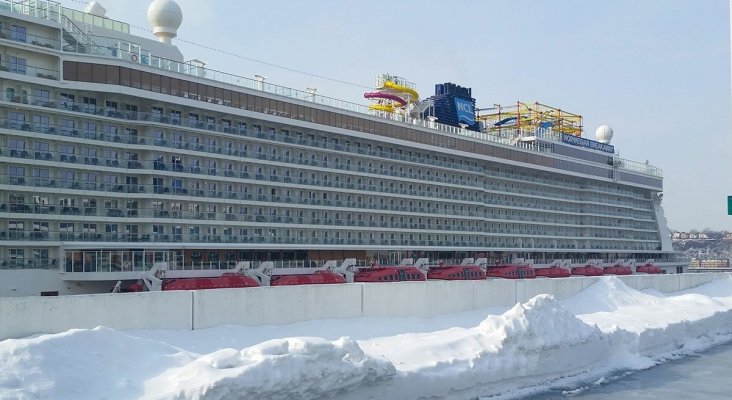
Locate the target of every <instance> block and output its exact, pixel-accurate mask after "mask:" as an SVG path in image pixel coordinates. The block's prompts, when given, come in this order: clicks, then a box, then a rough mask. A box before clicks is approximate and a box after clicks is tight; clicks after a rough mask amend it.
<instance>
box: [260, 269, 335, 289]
mask: <svg viewBox="0 0 732 400" xmlns="http://www.w3.org/2000/svg"><path fill="white" fill-rule="evenodd" d="M334 283H346V278H344V277H343V276H342V275H340V274H337V273H335V272H332V271H326V270H323V271H317V272H315V273H313V274H304V275H275V276H273V277H272V280H271V281H270V283H269V284H270V286H291V285H327V284H334Z"/></svg>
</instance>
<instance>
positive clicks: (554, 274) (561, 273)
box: [534, 265, 572, 278]
mask: <svg viewBox="0 0 732 400" xmlns="http://www.w3.org/2000/svg"><path fill="white" fill-rule="evenodd" d="M534 273H535V274H536V276H537V277H544V278H567V277H569V276H572V272H571V271H570V270H568V269H567V268H562V267H559V266H556V265H552V266H550V267H542V268H534Z"/></svg>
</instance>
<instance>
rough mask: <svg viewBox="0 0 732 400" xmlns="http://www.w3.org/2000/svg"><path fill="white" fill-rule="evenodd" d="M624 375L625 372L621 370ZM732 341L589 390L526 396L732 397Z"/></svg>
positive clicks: (624, 399)
mask: <svg viewBox="0 0 732 400" xmlns="http://www.w3.org/2000/svg"><path fill="white" fill-rule="evenodd" d="M621 375H622V374H621ZM730 375H732V343H727V344H724V345H721V346H718V347H715V348H713V349H711V350H709V351H707V352H705V353H702V354H698V355H694V356H689V357H685V358H682V359H679V360H675V361H670V362H668V363H665V364H662V365H659V366H656V367H653V368H651V369H647V370H644V371H639V372H634V373H629V374H627V375H626V376H624V377H622V378H620V379H617V380H614V381H613V380H610V382H608V383H604V384H592V383H589V384H587V385H586V386H587V388H586V390H580V391H578V393H571V391H572V389H576V388H564V389H555V390H553V391H551V392H548V393H542V394H539V395H535V396H531V397H528V398H525V399H524V400H558V399H562V400H568V399H572V400H574V399H581V400H697V399H703V400H717V399H719V400H721V399H732V379H729V376H730Z"/></svg>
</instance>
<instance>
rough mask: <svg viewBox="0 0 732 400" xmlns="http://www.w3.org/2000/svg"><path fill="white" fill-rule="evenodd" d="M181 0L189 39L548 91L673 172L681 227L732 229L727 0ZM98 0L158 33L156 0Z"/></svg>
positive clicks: (674, 209)
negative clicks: (150, 10) (151, 19)
mask: <svg viewBox="0 0 732 400" xmlns="http://www.w3.org/2000/svg"><path fill="white" fill-rule="evenodd" d="M177 2H178V4H179V5H180V6H181V8H182V10H183V25H182V26H181V28H180V30H179V31H178V36H179V38H181V39H185V40H187V41H191V42H196V43H201V44H205V45H208V46H210V47H214V48H218V49H223V50H228V51H230V52H233V53H236V54H240V55H243V56H246V57H251V58H255V59H259V60H264V61H268V62H271V63H274V64H278V65H283V66H287V67H291V68H295V69H299V70H304V71H308V72H312V73H315V74H319V75H325V76H329V77H333V78H336V79H340V80H343V81H347V82H352V83H357V84H361V85H366V86H370V85H372V84H373V81H374V77H375V76H376V75H377V74H379V73H383V72H389V73H392V74H397V75H400V76H403V77H405V78H406V79H408V80H411V81H413V82H415V83H416V85H417V89H418V90H419V91H420V94H421V95H422V96H423V97H427V96H429V95H431V94H432V92H433V90H434V84H435V83H441V82H454V83H457V84H460V85H462V86H467V87H472V88H473V96H474V97H475V98H476V99H477V103H478V106H479V107H489V106H492V105H493V104H494V103H499V104H511V103H514V102H516V101H524V102H534V101H539V102H541V103H544V104H548V105H552V106H556V107H559V108H561V109H563V110H567V111H570V112H574V113H578V114H581V115H582V116H583V117H584V122H585V134H584V136H585V137H588V138H594V131H595V129H596V127H597V126H599V125H601V124H605V123H607V124H609V125H611V126H612V127H613V129H614V130H615V137H614V139H613V144H614V145H615V147H616V150H617V151H619V152H620V156H621V157H623V158H628V159H631V160H636V161H641V162H643V161H645V160H648V161H649V162H650V163H651V164H653V165H655V166H657V167H660V168H661V169H663V171H664V187H665V190H664V200H663V204H664V208H665V210H666V217H667V219H668V223H669V228H671V229H678V230H691V229H704V228H707V227H708V228H711V229H717V230H721V229H726V230H730V231H732V216H727V208H726V204H727V202H726V199H727V195H732V159H731V158H730V149H732V146H731V145H732V104H731V103H730V87H731V85H730V28H729V17H730V11H729V2H728V1H727V0H705V1H689V0H643V1H639V0H612V1H587V0H555V1H537V0H502V1H493V0H490V1H488V0H483V1H478V0H476V1H467V0H466V1H460V0H456V1H451V2H445V1H425V0H422V1H411V0H403V1H382V0H371V1H363V0H362V1H354V0H339V1H332V0H309V1H294V0H292V1H277V0H271V1H257V2H255V1H223V0H209V1H200V0H177ZM99 3H100V4H102V5H103V6H104V7H105V8H107V10H108V12H107V16H108V17H110V18H113V19H118V20H122V21H125V22H129V23H130V24H132V25H135V26H138V27H142V28H145V29H149V26H148V23H147V18H146V11H147V5H148V4H149V2H148V1H143V0H134V1H130V0H99ZM62 4H63V5H65V6H68V7H72V8H77V9H82V8H83V2H81V1H78V0H63V1H62ZM131 5H132V6H131ZM133 33H135V34H139V35H144V36H151V33H149V32H147V31H142V30H139V29H133ZM174 43H176V42H175V40H174ZM178 44H179V47H180V48H181V50H182V51H183V54H184V55H185V57H186V59H193V58H198V59H201V60H204V61H206V62H207V63H208V66H209V67H210V68H213V69H217V70H222V71H225V72H229V73H234V74H238V75H242V76H248V77H251V76H253V75H254V74H261V75H265V76H267V77H268V81H269V82H272V83H276V84H281V85H284V86H289V87H293V88H297V89H305V88H306V87H317V88H319V92H318V94H322V95H325V96H329V97H336V98H341V99H344V100H349V101H353V102H358V103H362V104H367V102H366V101H365V100H364V99H363V97H362V93H363V92H364V89H363V88H359V87H356V86H349V85H343V84H336V83H333V82H329V81H326V80H321V79H317V78H314V77H310V76H306V75H301V74H296V73H292V72H288V71H285V70H282V69H278V68H273V67H269V66H265V65H262V64H258V63H255V62H251V61H245V60H243V59H237V58H235V57H231V56H225V55H222V54H219V53H216V52H212V51H209V50H205V49H203V48H200V47H196V46H192V45H189V44H184V43H180V42H178Z"/></svg>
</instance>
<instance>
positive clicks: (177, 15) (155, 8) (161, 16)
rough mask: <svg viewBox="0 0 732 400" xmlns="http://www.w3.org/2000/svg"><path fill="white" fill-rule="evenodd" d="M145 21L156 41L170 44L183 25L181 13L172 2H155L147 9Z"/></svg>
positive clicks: (159, 0) (166, 0)
mask: <svg viewBox="0 0 732 400" xmlns="http://www.w3.org/2000/svg"><path fill="white" fill-rule="evenodd" d="M147 21H148V22H149V23H150V26H152V28H153V35H155V36H157V38H158V41H160V42H163V43H166V44H170V40H171V39H173V38H174V37H176V35H177V34H178V28H179V27H180V24H181V23H183V12H182V11H181V10H180V7H179V6H178V4H177V3H176V2H174V1H173V0H155V1H153V2H152V3H150V6H149V7H148V8H147Z"/></svg>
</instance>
